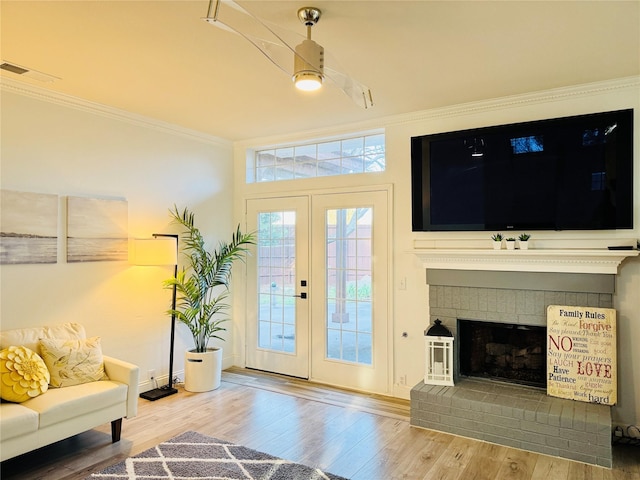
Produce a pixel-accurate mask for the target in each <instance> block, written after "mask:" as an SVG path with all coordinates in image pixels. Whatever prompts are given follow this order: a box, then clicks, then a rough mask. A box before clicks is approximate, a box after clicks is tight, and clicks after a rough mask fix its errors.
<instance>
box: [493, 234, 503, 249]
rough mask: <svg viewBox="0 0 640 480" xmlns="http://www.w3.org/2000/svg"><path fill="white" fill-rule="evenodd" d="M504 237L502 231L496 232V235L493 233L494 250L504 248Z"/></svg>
mask: <svg viewBox="0 0 640 480" xmlns="http://www.w3.org/2000/svg"><path fill="white" fill-rule="evenodd" d="M503 238H504V237H503V236H502V234H501V233H496V234H494V235H491V240H493V249H494V250H500V249H501V248H502V239H503Z"/></svg>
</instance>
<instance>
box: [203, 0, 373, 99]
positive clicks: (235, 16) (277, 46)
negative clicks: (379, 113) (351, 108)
mask: <svg viewBox="0 0 640 480" xmlns="http://www.w3.org/2000/svg"><path fill="white" fill-rule="evenodd" d="M203 20H205V21H206V22H208V23H209V24H211V25H214V26H216V27H219V28H222V29H223V30H227V31H230V32H233V33H235V34H238V35H240V36H241V37H243V38H244V39H245V40H247V41H248V42H250V43H251V44H252V45H253V46H254V47H256V48H257V49H258V50H259V51H260V52H262V54H263V55H264V56H265V57H267V58H268V59H269V60H270V61H271V62H272V63H273V64H274V65H275V66H276V67H278V68H279V69H280V70H282V71H283V72H284V73H286V74H287V75H288V76H289V77H292V75H293V64H294V62H293V59H294V56H296V55H297V56H298V57H300V58H301V59H302V60H304V61H305V62H307V63H313V59H311V58H304V57H302V56H301V55H300V53H299V52H296V48H295V47H296V45H298V44H299V43H300V42H301V41H302V40H304V39H305V38H306V37H305V36H304V35H300V34H297V33H295V32H291V31H289V30H286V29H284V28H282V27H279V26H278V25H275V24H273V23H271V22H267V21H265V20H262V19H261V18H259V17H257V16H256V15H254V14H252V13H251V12H249V11H248V10H247V9H245V8H244V7H242V6H241V5H239V4H238V3H236V2H235V1H233V0H210V1H209V9H208V11H207V16H206V17H204V18H203ZM324 74H325V77H326V78H327V79H329V80H330V82H331V83H332V84H334V85H335V86H336V87H338V88H340V89H341V90H342V91H343V92H344V93H345V94H346V95H347V96H348V97H349V98H351V99H352V100H353V101H354V102H355V103H356V104H357V105H359V106H360V107H362V108H370V107H372V106H373V96H372V94H371V90H370V89H369V88H368V87H367V86H365V85H363V84H361V83H360V82H358V81H356V80H355V79H353V78H352V77H350V76H349V75H348V74H347V73H344V70H343V69H342V68H340V66H339V65H338V63H337V61H336V60H335V58H333V56H331V55H328V54H327V53H326V52H325V67H324Z"/></svg>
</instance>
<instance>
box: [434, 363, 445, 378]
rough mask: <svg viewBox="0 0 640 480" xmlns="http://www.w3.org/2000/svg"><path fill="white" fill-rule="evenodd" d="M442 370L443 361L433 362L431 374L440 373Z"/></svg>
mask: <svg viewBox="0 0 640 480" xmlns="http://www.w3.org/2000/svg"><path fill="white" fill-rule="evenodd" d="M443 372H444V363H443V362H433V374H434V375H442V373H443Z"/></svg>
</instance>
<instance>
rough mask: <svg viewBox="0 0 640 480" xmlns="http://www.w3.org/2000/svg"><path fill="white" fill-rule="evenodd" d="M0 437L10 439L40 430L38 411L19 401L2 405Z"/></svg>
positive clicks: (0, 409)
mask: <svg viewBox="0 0 640 480" xmlns="http://www.w3.org/2000/svg"><path fill="white" fill-rule="evenodd" d="M0 417H1V418H2V422H0V438H2V440H8V439H10V438H13V437H19V436H20V435H26V434H27V433H31V432H35V431H36V430H38V413H37V412H34V411H33V410H31V409H30V408H26V407H24V406H23V405H18V404H17V403H3V404H1V405H0Z"/></svg>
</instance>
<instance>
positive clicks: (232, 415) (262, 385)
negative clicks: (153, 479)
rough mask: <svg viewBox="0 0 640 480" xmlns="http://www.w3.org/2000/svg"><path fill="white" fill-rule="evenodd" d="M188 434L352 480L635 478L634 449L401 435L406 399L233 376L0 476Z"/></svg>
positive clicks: (12, 463) (57, 471)
mask: <svg viewBox="0 0 640 480" xmlns="http://www.w3.org/2000/svg"><path fill="white" fill-rule="evenodd" d="M187 430H194V431H197V432H200V433H203V434H205V435H210V436H214V437H218V438H222V439H225V440H229V441H232V442H236V443H240V444H242V445H245V446H247V447H250V448H254V449H256V450H260V451H263V452H267V453H270V454H272V455H276V456H279V457H284V458H287V459H289V460H293V461H297V462H301V463H305V464H307V465H313V466H318V467H320V468H322V469H324V470H326V471H329V472H332V473H335V474H337V475H342V476H345V477H348V478H351V479H352V480H392V479H405V480H413V479H429V480H431V479H438V480H445V479H446V480H454V479H460V480H468V479H477V480H479V479H500V480H502V479H510V480H511V479H513V480H515V479H523V480H565V479H566V480H583V479H584V480H587V479H592V480H613V479H616V480H640V447H632V446H617V447H615V448H614V452H615V453H614V468H613V469H612V470H609V469H605V468H601V467H595V466H589V465H584V464H581V463H577V462H572V461H569V460H564V459H559V458H554V457H548V456H545V455H538V454H534V453H530V452H525V451H522V450H516V449H513V448H508V447H501V446H498V445H493V444H489V443H484V442H480V441H477V440H471V439H466V438H462V437H456V436H453V435H448V434H445V433H439V432H435V431H431V430H423V429H418V428H414V427H410V426H409V402H408V401H404V400H398V399H391V398H388V397H382V396H376V395H367V394H362V393H357V392H350V391H345V390H339V389H334V388H330V387H325V386H322V385H317V384H312V383H309V382H305V381H301V380H295V379H290V378H286V377H279V376H275V375H269V374H264V373H260V372H255V371H249V370H243V369H237V368H234V369H231V370H228V371H225V372H223V382H222V386H221V387H220V388H219V389H218V390H215V391H213V392H207V393H198V394H196V393H190V392H186V391H184V390H182V389H180V391H179V393H178V394H177V395H173V396H171V397H167V398H164V399H161V400H158V401H156V402H149V401H146V400H142V399H141V400H140V404H139V411H138V416H137V417H135V418H132V419H125V420H124V424H123V428H122V440H121V441H120V442H119V443H116V444H112V443H111V433H110V425H109V424H106V425H104V426H102V427H100V428H98V429H95V430H91V431H89V432H85V433H82V434H80V435H76V436H74V437H72V438H70V439H67V440H63V441H61V442H58V443H56V444H54V445H51V446H48V447H45V448H42V449H40V450H38V451H35V452H31V453H28V454H25V455H22V456H20V457H17V458H13V459H11V460H8V461H6V462H3V463H2V465H1V467H0V468H1V470H0V476H1V478H2V479H3V480H11V479H21V480H22V479H29V480H32V479H33V480H35V479H47V480H57V479H64V480H79V479H84V478H85V477H86V476H87V475H89V474H90V473H92V472H96V471H99V470H101V469H103V468H105V467H107V466H109V465H111V464H113V463H117V462H118V461H120V460H122V459H124V458H126V457H128V456H130V455H135V454H137V453H140V452H141V451H143V450H146V449H148V448H150V447H153V446H154V445H156V444H158V443H160V442H162V441H164V440H167V439H169V438H171V437H173V436H175V435H177V434H179V433H182V432H184V431H187Z"/></svg>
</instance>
